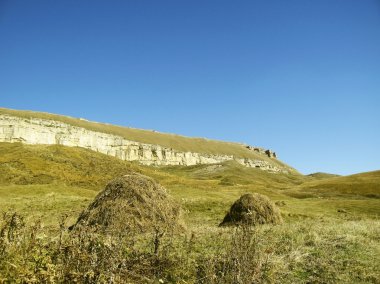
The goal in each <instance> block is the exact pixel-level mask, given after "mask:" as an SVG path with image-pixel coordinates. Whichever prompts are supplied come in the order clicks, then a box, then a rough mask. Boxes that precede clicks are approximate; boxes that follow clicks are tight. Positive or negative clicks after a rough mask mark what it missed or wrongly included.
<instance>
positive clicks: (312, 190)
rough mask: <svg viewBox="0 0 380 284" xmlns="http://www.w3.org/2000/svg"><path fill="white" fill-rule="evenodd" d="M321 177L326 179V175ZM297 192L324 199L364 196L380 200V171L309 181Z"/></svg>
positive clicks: (298, 188) (297, 189)
mask: <svg viewBox="0 0 380 284" xmlns="http://www.w3.org/2000/svg"><path fill="white" fill-rule="evenodd" d="M317 176H319V175H317ZM321 176H322V177H326V175H325V174H322V175H321ZM295 191H296V192H303V193H308V194H312V195H317V196H322V197H331V196H335V197H337V196H362V197H367V198H380V170H379V171H373V172H365V173H359V174H355V175H350V176H337V177H330V178H322V179H318V180H313V181H307V182H305V183H303V184H302V185H300V186H299V187H297V188H296V189H295Z"/></svg>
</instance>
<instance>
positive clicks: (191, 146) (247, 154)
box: [0, 108, 289, 167]
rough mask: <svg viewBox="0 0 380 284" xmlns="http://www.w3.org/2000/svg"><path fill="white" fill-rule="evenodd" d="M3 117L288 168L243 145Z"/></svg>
mask: <svg viewBox="0 0 380 284" xmlns="http://www.w3.org/2000/svg"><path fill="white" fill-rule="evenodd" d="M0 114H6V115H12V116H17V117H22V118H31V117H33V118H40V119H50V120H56V121H60V122H64V123H67V124H70V125H73V126H77V127H83V128H86V129H89V130H92V131H98V132H103V133H109V134H113V135H118V136H121V137H124V138H125V139H129V140H132V141H137V142H142V143H147V144H155V145H161V146H164V147H168V148H173V149H176V150H178V151H189V152H196V153H207V154H225V155H234V156H235V157H241V158H251V159H261V160H265V161H268V162H270V163H273V164H275V165H280V166H286V167H289V166H288V165H286V164H284V163H283V162H281V161H280V160H277V159H271V158H269V157H267V156H266V155H263V154H259V153H257V152H254V151H251V150H248V149H247V148H246V147H245V146H244V145H242V144H240V143H233V142H224V141H217V140H210V139H205V138H192V137H185V136H180V135H176V134H168V133H160V132H156V131H152V130H142V129H136V128H129V127H122V126H116V125H110V124H105V123H97V122H91V121H87V120H83V119H78V118H73V117H68V116H62V115H56V114H50V113H43V112H34V111H21V110H11V109H6V108H0Z"/></svg>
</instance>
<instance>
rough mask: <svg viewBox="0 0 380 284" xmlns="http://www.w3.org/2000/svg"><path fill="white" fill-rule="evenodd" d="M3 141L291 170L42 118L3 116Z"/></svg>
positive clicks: (129, 157) (142, 158)
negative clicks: (151, 142)
mask: <svg viewBox="0 0 380 284" xmlns="http://www.w3.org/2000/svg"><path fill="white" fill-rule="evenodd" d="M0 142H10V143H13V142H22V143H25V144H48V145H53V144H58V145H64V146H69V147H82V148H87V149H90V150H93V151H96V152H100V153H103V154H106V155H110V156H114V157H117V158H119V159H121V160H126V161H138V162H139V163H141V164H144V165H156V166H159V165H183V166H192V165H198V164H217V163H221V162H224V161H229V160H236V161H237V162H238V163H240V164H242V165H244V166H247V167H255V168H260V169H262V170H265V171H270V172H288V169H286V168H284V167H277V166H275V165H272V164H270V163H269V162H267V161H264V160H251V159H241V158H235V157H234V156H230V155H210V154H202V153H192V152H180V151H176V150H174V149H171V148H167V147H161V146H159V145H152V144H145V143H140V142H135V141H130V140H127V139H125V138H123V137H120V136H117V135H112V134H107V133H102V132H96V131H91V130H87V129H85V128H80V127H76V126H72V125H69V124H66V123H63V122H59V121H55V120H45V119H39V118H21V117H16V116H10V115H0Z"/></svg>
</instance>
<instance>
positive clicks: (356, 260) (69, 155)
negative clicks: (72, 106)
mask: <svg viewBox="0 0 380 284" xmlns="http://www.w3.org/2000/svg"><path fill="white" fill-rule="evenodd" d="M130 171H138V172H140V173H142V174H145V175H148V176H151V177H153V178H154V179H156V180H157V181H159V182H160V183H161V184H162V185H163V186H164V187H165V188H167V190H168V192H169V193H170V195H171V196H173V197H174V199H176V200H177V201H178V202H179V203H180V204H181V205H182V207H183V209H184V219H185V222H186V224H187V227H188V232H187V234H186V235H184V236H176V237H173V238H167V239H165V238H164V239H162V246H163V251H162V255H159V256H157V255H156V256H155V255H152V254H151V253H150V248H151V247H152V240H153V239H154V237H153V236H148V237H146V238H145V237H144V242H145V243H144V245H143V246H142V247H143V248H144V250H143V251H140V250H134V251H133V250H132V248H130V247H128V248H125V247H118V248H113V250H112V252H113V253H112V254H111V255H108V256H107V261H108V258H109V259H113V257H114V256H115V257H116V256H118V255H123V253H125V252H128V253H129V256H130V257H131V258H132V259H131V261H132V264H131V265H132V266H131V267H132V268H131V269H132V270H131V269H129V271H132V272H134V273H138V272H139V270H137V268H136V267H139V268H138V269H140V266H139V265H147V266H143V267H142V268H141V269H142V270H141V271H142V272H141V273H142V275H144V277H148V278H149V279H151V281H152V283H154V281H156V282H157V281H158V280H159V279H164V281H165V283H233V280H231V278H230V277H236V275H239V277H247V275H251V274H250V273H256V272H257V273H259V274H258V276H257V277H260V279H261V280H260V281H261V282H260V281H258V282H259V283H380V273H379V271H380V267H379V263H380V239H379V235H380V232H379V228H380V224H379V222H380V221H379V216H380V199H379V198H376V197H377V195H378V194H380V189H379V171H377V172H370V173H362V174H358V175H353V176H347V177H331V176H323V178H316V177H313V176H302V175H300V174H297V173H294V174H271V173H267V172H264V171H261V170H258V169H251V168H245V167H242V166H240V165H238V164H236V163H234V162H227V163H223V164H220V165H199V166H193V167H147V166H141V165H138V164H135V163H131V162H125V161H121V160H118V159H116V158H112V157H109V156H106V155H103V154H99V153H95V152H92V151H89V150H85V149H81V148H69V147H63V146H30V145H22V144H10V143H0V208H1V210H2V211H7V210H9V209H11V210H13V211H17V212H19V213H20V214H22V215H24V216H25V218H26V221H27V223H28V224H31V226H32V224H33V223H34V222H36V221H37V220H39V219H40V220H41V221H42V223H43V225H44V226H45V228H43V229H41V230H42V231H41V232H40V233H39V234H38V235H39V236H40V239H39V241H38V242H33V243H30V241H28V238H29V237H28V236H30V233H29V231H26V233H25V234H26V235H22V236H23V238H22V239H23V242H25V243H23V242H21V243H18V244H15V245H14V246H11V247H9V248H8V249H9V254H8V255H7V258H5V260H4V261H3V260H2V258H1V255H0V282H1V281H2V279H3V280H4V279H13V280H15V279H26V278H25V277H27V276H28V275H29V276H28V277H39V278H38V279H39V280H40V281H42V280H41V279H45V278H44V277H46V276H47V275H50V277H51V279H61V278H59V277H62V275H63V274H64V273H66V272H67V271H76V270H75V269H80V268H81V267H82V268H83V269H84V271H86V270H85V269H88V271H92V270H94V269H95V268H94V267H93V266H91V265H93V263H97V262H96V261H99V259H101V258H96V259H93V257H94V253H93V249H94V248H92V247H91V250H90V252H91V253H90V254H88V251H87V249H88V247H84V248H80V247H79V246H80V244H83V242H79V243H77V245H78V248H76V246H75V245H73V243H75V241H76V240H75V239H72V238H71V236H70V235H67V236H66V237H67V239H65V238H66V237H64V240H65V242H67V248H66V249H67V250H69V252H66V251H65V250H62V249H61V247H59V246H58V244H57V240H58V239H59V238H60V237H59V227H58V223H59V220H60V219H61V216H62V215H67V216H68V219H67V220H66V226H69V225H71V224H73V223H74V222H75V220H76V218H77V216H78V215H79V213H80V212H81V211H82V210H83V209H84V208H86V206H87V205H88V204H89V203H90V202H91V201H92V200H93V198H94V197H95V195H96V194H97V192H99V191H100V190H101V189H103V188H104V186H105V184H106V183H107V182H108V181H109V180H111V179H112V178H114V177H116V176H119V175H123V174H125V173H128V172H130ZM249 192H257V193H261V194H265V195H267V196H268V197H269V198H270V199H272V200H273V201H284V202H285V205H284V206H281V207H280V210H281V212H282V215H283V217H284V220H285V222H284V224H282V225H279V226H274V227H272V226H262V227H259V228H257V229H254V230H253V231H250V232H249V235H244V234H245V233H244V232H243V233H242V232H235V231H234V229H232V228H227V229H226V228H218V224H219V223H220V222H221V220H222V219H223V217H224V215H225V214H226V212H227V210H228V209H229V207H230V206H231V204H232V203H233V202H234V201H235V200H236V199H237V198H238V197H240V196H241V195H242V194H244V193H249ZM0 225H1V221H0ZM32 227H33V226H32ZM28 230H29V229H28ZM236 240H239V242H237V241H236ZM108 242H109V240H106V241H105V245H104V246H103V248H104V249H106V248H107V247H108V246H109V243H108ZM75 244H76V243H75ZM97 244H98V245H99V247H97V253H99V254H100V253H104V252H103V251H102V250H101V248H102V246H101V244H102V242H101V241H99V240H97ZM252 244H253V245H254V247H253V248H252V249H253V250H252V251H249V252H252V254H246V253H248V252H247V246H248V245H252ZM0 246H1V241H0ZM33 246H36V247H33ZM57 246H58V247H57ZM69 248H70V249H76V250H78V253H80V254H75V253H76V252H75V251H74V252H71V253H73V255H74V256H71V257H73V258H70V261H65V258H64V257H65V254H63V252H65V253H68V254H69V253H70V249H69ZM134 249H135V248H134ZM131 250H132V251H131ZM61 257H62V259H61ZM133 257H136V259H133ZM147 257H149V258H148V260H149V261H148V260H147ZM157 257H158V259H157ZM151 258H152V259H151ZM25 260H27V261H25ZM237 260H239V262H236V261H237ZM76 261H79V262H80V264H81V265H79V266H77V267H71V266H70V264H71V263H76ZM94 261H95V262H94ZM150 261H152V262H150ZM159 261H161V262H160V263H161V265H162V266H160V269H162V271H161V272H160V273H161V274H159V276H157V275H156V274H154V273H153V272H151V271H150V270H149V269H152V267H154V266H152V264H151V263H158V262H159ZM234 261H235V262H234ZM107 263H108V262H107ZM263 263H266V266H262V264H263ZM232 264H233V265H232ZM12 265H14V266H16V267H17V269H15V268H14V266H12ZM65 265H68V266H67V267H66V266H65ZM96 265H97V267H102V265H101V264H99V263H97V264H96ZM99 269H100V268H99ZM101 269H103V268H101ZM65 271H66V272H65ZM81 271H82V270H81ZM101 271H102V273H104V275H108V274H107V273H111V271H109V270H107V267H106V268H104V270H101ZM80 273H82V272H78V274H76V275H77V276H78V277H79V276H80V275H81V274H80ZM151 273H152V274H151ZM54 275H55V276H54ZM199 275H204V276H202V277H201V278H202V279H203V280H202V281H203V282H201V280H199V277H200V276H199ZM1 277H4V278H1ZM5 277H6V278H5ZM12 277H13V278H12ZM54 277H58V278H54ZM203 277H204V278H203ZM30 279H32V278H30ZM33 279H34V278H33ZM36 279H37V278H36ZM212 279H217V282H212V281H211V280H212ZM244 279H245V278H244ZM4 281H5V280H4ZM144 281H145V280H144ZM181 281H182V282H181ZM215 281H216V280H215ZM242 281H243V280H242ZM11 282H12V281H11ZM47 282H48V281H47ZM80 282H81V281H80ZM132 282H139V281H137V280H135V281H132ZM48 283H49V282H48ZM140 283H141V282H140ZM236 283H239V282H236ZM240 283H244V281H243V282H240ZM245 283H249V282H245Z"/></svg>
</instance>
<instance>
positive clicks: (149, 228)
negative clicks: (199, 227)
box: [72, 173, 183, 234]
mask: <svg viewBox="0 0 380 284" xmlns="http://www.w3.org/2000/svg"><path fill="white" fill-rule="evenodd" d="M180 212H181V210H180V206H179V205H178V204H176V203H175V202H174V200H172V199H171V198H170V197H169V196H168V195H167V193H166V190H165V189H164V188H163V187H162V186H161V185H159V184H158V183H156V182H155V181H154V180H153V179H151V178H149V177H147V176H144V175H141V174H136V173H134V174H128V175H125V176H123V177H120V178H116V179H114V180H112V181H111V182H110V183H108V185H107V186H106V188H105V189H104V190H103V191H101V192H100V193H99V194H98V195H97V196H96V198H95V200H94V201H93V202H92V203H91V204H90V205H89V206H88V208H87V209H86V210H85V211H83V212H82V214H81V215H80V216H79V218H78V221H77V223H76V224H75V225H74V226H73V227H72V228H73V229H74V230H75V231H77V230H78V229H79V230H83V229H86V230H88V229H91V230H94V231H97V232H102V233H108V234H134V233H144V232H160V233H164V232H167V231H169V230H170V231H176V230H180V229H183V225H182V223H181V220H180V215H181V214H180Z"/></svg>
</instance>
